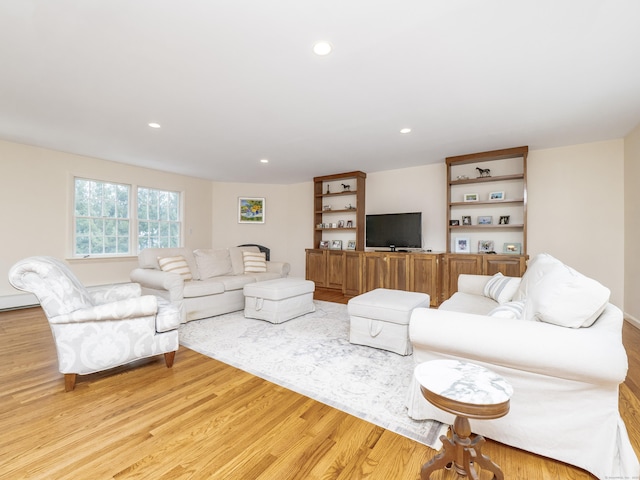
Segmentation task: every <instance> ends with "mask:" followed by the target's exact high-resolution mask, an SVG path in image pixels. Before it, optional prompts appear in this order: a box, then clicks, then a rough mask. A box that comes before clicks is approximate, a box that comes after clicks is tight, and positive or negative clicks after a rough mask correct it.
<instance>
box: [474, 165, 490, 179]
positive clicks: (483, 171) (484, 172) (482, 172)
mask: <svg viewBox="0 0 640 480" xmlns="http://www.w3.org/2000/svg"><path fill="white" fill-rule="evenodd" d="M476 170H478V174H479V176H478V178H488V177H490V176H491V169H490V168H480V167H476Z"/></svg>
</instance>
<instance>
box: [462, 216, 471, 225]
mask: <svg viewBox="0 0 640 480" xmlns="http://www.w3.org/2000/svg"><path fill="white" fill-rule="evenodd" d="M462 225H471V215H463V216H462Z"/></svg>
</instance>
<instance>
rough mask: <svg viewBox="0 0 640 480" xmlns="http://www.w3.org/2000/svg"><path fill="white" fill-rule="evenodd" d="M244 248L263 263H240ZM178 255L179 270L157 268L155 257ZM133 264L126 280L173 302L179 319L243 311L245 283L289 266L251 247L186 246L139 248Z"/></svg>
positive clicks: (284, 271)
mask: <svg viewBox="0 0 640 480" xmlns="http://www.w3.org/2000/svg"><path fill="white" fill-rule="evenodd" d="M243 252H250V253H253V254H255V255H258V256H260V255H262V262H263V268H261V266H260V261H259V262H258V264H257V266H256V264H255V262H254V263H251V264H249V261H248V260H247V263H246V265H245V258H244V256H245V255H246V254H244V253H243ZM180 257H183V258H184V260H185V262H186V266H184V265H183V268H182V269H176V270H173V271H164V270H162V268H161V266H160V263H163V262H161V261H159V260H160V259H165V260H166V259H179V258H180ZM253 260H255V259H253ZM138 263H139V267H138V268H136V269H134V270H133V271H132V272H131V274H130V277H131V281H132V282H136V283H139V284H140V286H141V287H142V292H143V293H144V294H151V295H158V296H160V297H163V298H166V299H167V300H169V301H170V302H171V303H172V304H174V305H176V306H177V307H178V308H179V310H180V313H181V319H182V322H183V323H184V322H187V321H190V320H197V319H200V318H207V317H212V316H214V315H221V314H223V313H229V312H235V311H238V310H242V309H244V295H243V288H244V286H245V285H247V284H249V283H253V282H258V281H263V280H272V279H275V278H283V277H286V276H287V275H288V274H289V270H290V265H289V264H288V263H287V262H271V261H266V260H264V254H260V250H259V249H258V247H256V246H243V247H231V248H225V249H198V250H193V251H192V250H190V249H188V248H146V249H144V250H142V252H140V255H139V256H138ZM178 263H179V262H178ZM165 268H166V269H167V270H171V269H170V268H168V267H165ZM176 272H177V273H176Z"/></svg>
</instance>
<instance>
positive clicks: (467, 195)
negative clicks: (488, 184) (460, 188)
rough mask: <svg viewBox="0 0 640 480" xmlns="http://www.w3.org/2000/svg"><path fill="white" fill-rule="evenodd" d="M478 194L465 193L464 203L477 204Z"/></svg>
mask: <svg viewBox="0 0 640 480" xmlns="http://www.w3.org/2000/svg"><path fill="white" fill-rule="evenodd" d="M478 198H479V197H478V194H477V193H465V194H464V201H465V202H477V201H478Z"/></svg>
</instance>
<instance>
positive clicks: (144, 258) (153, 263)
mask: <svg viewBox="0 0 640 480" xmlns="http://www.w3.org/2000/svg"><path fill="white" fill-rule="evenodd" d="M178 255H182V256H183V257H184V258H185V260H186V261H187V265H189V270H191V275H192V277H193V280H199V279H200V276H199V275H198V266H197V265H196V259H195V258H194V256H193V251H192V250H189V249H188V248H186V247H175V248H145V249H143V250H142V251H141V252H140V253H139V254H138V264H139V265H140V268H153V269H155V270H160V265H158V258H160V257H176V256H178Z"/></svg>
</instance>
